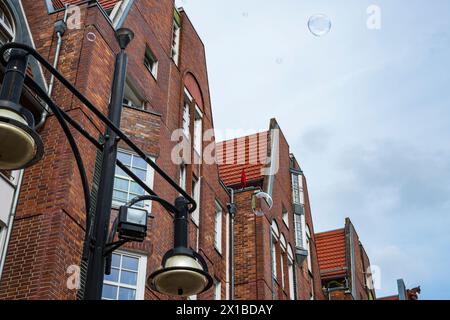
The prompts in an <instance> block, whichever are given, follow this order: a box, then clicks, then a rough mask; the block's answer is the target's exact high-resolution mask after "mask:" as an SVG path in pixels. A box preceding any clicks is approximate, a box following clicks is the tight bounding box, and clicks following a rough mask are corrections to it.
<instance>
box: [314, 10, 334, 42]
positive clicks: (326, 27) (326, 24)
mask: <svg viewBox="0 0 450 320" xmlns="http://www.w3.org/2000/svg"><path fill="white" fill-rule="evenodd" d="M308 29H309V31H310V32H311V33H312V34H313V35H315V36H316V37H321V36H324V35H326V34H327V33H328V32H330V30H331V20H330V18H329V17H328V16H327V15H325V14H315V15H313V16H311V18H309V21H308Z"/></svg>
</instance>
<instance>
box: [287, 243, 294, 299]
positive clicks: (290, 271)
mask: <svg viewBox="0 0 450 320" xmlns="http://www.w3.org/2000/svg"><path fill="white" fill-rule="evenodd" d="M288 279H289V299H290V300H295V285H294V251H293V250H292V247H291V246H290V245H289V246H288Z"/></svg>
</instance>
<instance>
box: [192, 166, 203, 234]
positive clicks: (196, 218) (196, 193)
mask: <svg viewBox="0 0 450 320" xmlns="http://www.w3.org/2000/svg"><path fill="white" fill-rule="evenodd" d="M201 181H202V180H201V178H197V177H196V176H194V175H193V176H192V199H194V200H195V202H196V203H197V208H196V209H195V211H194V212H192V214H191V220H192V222H193V223H194V224H195V225H196V226H197V228H198V227H199V226H200V200H201ZM194 182H195V184H194ZM196 187H197V188H196Z"/></svg>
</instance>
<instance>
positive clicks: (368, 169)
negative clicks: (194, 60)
mask: <svg viewBox="0 0 450 320" xmlns="http://www.w3.org/2000/svg"><path fill="white" fill-rule="evenodd" d="M177 4H178V5H181V6H183V7H184V8H185V10H186V11H187V13H188V15H189V17H190V19H191V20H192V21H193V23H194V25H195V26H196V28H197V31H198V32H199V34H200V36H201V38H202V39H203V41H204V43H205V46H206V52H207V58H208V70H209V78H210V87H211V95H212V103H213V112H214V121H215V127H216V129H217V130H218V131H220V130H226V129H243V128H245V129H251V130H252V131H255V132H256V131H260V130H265V129H267V128H268V125H269V120H270V118H272V117H275V118H276V119H277V120H278V122H279V124H280V125H281V128H282V130H283V131H284V133H285V135H286V136H287V139H288V141H289V143H290V146H291V149H292V151H293V152H294V153H295V154H296V156H297V158H298V160H299V161H300V162H301V165H302V167H303V170H304V171H305V174H306V175H307V178H308V186H309V191H310V200H311V203H312V210H313V217H314V223H315V229H316V232H317V231H324V230H328V229H336V228H340V227H342V226H343V224H344V219H345V217H350V218H351V220H352V222H353V223H354V224H355V226H356V229H357V232H358V234H359V236H360V239H361V241H362V243H363V245H364V246H365V248H366V251H367V252H368V254H369V256H370V259H371V262H372V264H373V265H376V266H379V267H380V270H381V289H380V290H378V296H383V295H389V294H394V293H396V291H397V289H396V280H397V279H398V278H403V279H404V280H405V282H406V285H407V287H414V286H417V285H421V286H422V295H421V298H422V299H449V298H450V291H449V289H448V288H449V287H450V277H449V276H448V270H450V255H448V253H449V252H450V250H449V249H450V233H449V231H448V230H449V226H450V214H449V213H450V200H449V199H450V143H449V138H450V108H449V102H450V86H449V84H450V72H449V64H450V63H449V59H450V1H448V0H433V1H421V0H396V1H389V0H379V1H366V0H342V1H324V0H314V1H313V0H291V1H289V0H280V1H276V2H273V1H253V0H245V1H236V0H229V1H219V0H180V1H177ZM370 5H377V6H379V8H380V9H381V29H380V30H369V29H368V28H367V26H366V21H367V19H368V17H369V16H368V14H367V12H366V10H367V8H368V7H369V6H370ZM316 13H324V14H326V15H328V16H329V17H330V18H331V20H332V23H333V26H332V30H331V32H330V33H329V34H328V35H326V36H324V37H320V38H317V37H314V36H313V35H312V34H311V33H310V32H309V31H308V28H307V21H308V19H309V17H310V16H311V15H313V14H316ZM249 124H250V125H251V127H250V128H249Z"/></svg>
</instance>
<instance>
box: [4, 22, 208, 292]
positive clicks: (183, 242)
mask: <svg viewBox="0 0 450 320" xmlns="http://www.w3.org/2000/svg"><path fill="white" fill-rule="evenodd" d="M116 38H117V40H118V43H119V47H120V52H119V53H118V54H117V56H116V65H115V69H114V80H113V85H112V92H111V102H110V106H109V114H108V117H106V116H105V115H104V114H103V113H102V112H101V111H100V110H99V109H98V108H96V107H95V106H94V104H92V102H90V101H89V100H88V99H87V98H86V97H85V96H84V95H83V94H81V93H80V92H79V91H78V90H77V89H76V88H75V87H74V86H73V85H72V84H71V83H70V82H69V81H68V80H67V79H66V78H64V76H62V75H61V74H60V73H59V72H58V71H57V70H56V69H55V68H54V67H53V66H52V65H51V64H50V63H49V62H48V61H47V60H45V58H43V57H42V56H41V55H40V54H39V53H38V52H37V51H36V50H35V49H33V48H31V47H29V46H27V45H24V44H20V43H8V44H5V45H4V46H2V47H0V63H1V64H3V65H4V66H6V72H5V76H4V78H3V83H2V88H1V90H0V169H7V170H18V169H23V168H26V167H29V166H31V165H33V164H35V163H36V162H37V161H39V160H40V159H41V158H42V156H43V153H44V146H43V143H42V140H41V138H40V137H39V135H38V134H37V133H36V131H35V127H34V123H35V121H34V117H33V114H32V113H31V112H30V111H29V110H28V109H27V108H24V107H22V106H20V105H19V102H20V97H21V95H22V89H23V87H24V85H26V86H27V87H28V88H29V89H30V90H32V91H33V92H34V93H35V94H36V95H37V96H38V97H39V98H41V99H42V101H43V102H44V103H46V105H47V106H48V108H49V109H50V110H51V111H52V112H53V113H54V115H55V118H56V120H57V121H58V123H59V125H60V126H61V128H62V130H63V132H64V134H65V136H66V138H67V140H68V143H69V145H70V147H71V149H72V152H73V155H74V157H75V160H76V164H77V167H78V170H79V172H80V179H81V183H82V187H83V192H84V200H85V208H86V236H85V242H84V249H83V257H82V263H81V266H82V270H85V272H83V271H82V282H83V283H84V284H85V285H84V290H83V291H82V292H83V296H82V298H83V299H85V300H99V299H101V294H102V288H103V278H104V274H105V271H106V272H108V267H109V268H110V266H109V264H110V263H109V261H108V260H109V258H108V257H109V256H110V255H111V253H112V252H113V251H114V250H115V249H118V248H119V247H121V246H122V245H124V244H125V243H127V242H129V241H141V242H142V241H143V240H144V239H145V236H146V234H147V219H148V215H147V213H144V212H143V211H141V210H138V209H136V208H134V207H133V205H134V204H135V203H131V204H129V205H127V206H124V207H122V208H121V209H120V212H119V216H118V218H117V220H116V222H115V223H114V226H113V233H112V236H111V233H110V234H108V230H109V228H108V226H109V223H110V216H111V206H112V193H113V186H114V172H115V169H116V165H117V166H118V167H119V168H121V169H122V170H123V171H124V172H125V173H126V174H127V175H128V176H130V178H131V179H132V180H134V181H135V182H136V183H137V184H138V185H139V186H140V187H141V188H143V189H144V190H145V192H146V193H147V194H148V196H144V197H148V199H149V200H152V201H158V202H160V203H161V205H162V206H163V207H164V208H166V209H167V210H168V211H170V212H172V213H174V215H175V223H174V224H175V248H174V249H173V250H171V251H169V252H168V253H167V254H166V255H165V257H164V259H163V263H162V269H161V270H159V271H157V272H155V273H154V274H153V275H152V276H151V277H150V278H149V283H150V285H151V286H152V288H154V289H155V290H156V291H159V292H162V293H166V294H170V295H176V296H186V295H188V294H189V295H190V294H198V293H201V292H203V291H205V290H208V289H209V288H210V287H211V285H212V278H211V276H210V275H209V274H208V267H207V264H206V262H205V261H204V259H203V258H202V257H201V256H200V255H199V254H198V253H196V252H194V251H192V250H190V249H188V248H187V220H188V219H187V217H188V214H189V213H192V212H194V211H195V210H196V208H197V203H196V202H195V200H194V199H192V197H191V196H190V195H188V194H187V193H186V191H185V190H183V189H182V188H181V187H180V186H179V185H178V184H177V183H176V182H175V181H174V180H173V179H172V178H171V177H170V176H169V175H168V174H167V173H166V172H164V171H163V170H162V169H161V168H160V167H159V166H158V165H157V164H156V163H155V162H154V161H153V160H152V159H150V158H149V157H148V156H147V155H146V154H145V153H144V152H143V151H142V150H141V149H140V148H139V147H138V146H136V144H135V143H133V142H132V141H131V140H130V138H129V137H128V136H127V135H126V134H125V133H123V132H122V131H121V130H120V119H121V113H122V107H123V106H122V104H123V97H124V91H125V81H126V74H127V64H128V57H127V55H126V53H125V49H126V47H127V45H128V44H129V43H130V42H131V41H132V39H133V32H132V31H131V30H129V29H119V30H117V31H116ZM8 50H11V52H10V53H9V54H8V56H9V60H8V61H6V60H5V53H6V52H7V51H8ZM30 55H31V56H33V57H34V58H35V59H36V60H37V61H38V62H40V63H41V65H42V66H43V67H44V68H45V69H47V70H48V71H49V72H50V73H51V74H52V75H54V76H55V78H57V79H58V80H59V81H60V82H61V84H62V85H63V86H65V87H66V88H67V89H68V90H69V91H70V92H71V93H72V94H73V95H74V96H75V97H76V98H77V99H78V100H79V101H80V102H81V103H83V104H84V105H85V106H86V107H87V108H88V109H89V110H90V111H91V112H92V113H93V114H94V115H95V116H96V117H97V118H98V119H99V120H100V121H101V122H102V123H103V124H104V125H105V127H106V132H105V134H104V135H102V136H101V138H100V141H99V140H98V138H94V137H93V136H91V135H90V134H89V133H88V132H87V131H86V130H85V129H84V128H83V127H82V126H81V125H80V124H79V123H78V122H76V121H75V120H74V119H72V118H71V117H70V116H69V115H68V114H67V113H66V112H65V111H64V110H63V109H61V108H60V107H59V106H58V105H57V104H55V102H54V101H53V100H52V99H51V98H50V97H49V96H48V95H47V93H46V92H45V91H44V90H43V89H42V88H41V87H40V86H39V85H38V84H37V83H36V82H35V81H34V80H33V79H32V78H31V77H29V76H28V75H27V74H26V69H27V65H28V57H29V56H30ZM69 125H70V126H72V127H73V128H74V129H75V130H77V131H78V132H79V133H80V134H81V135H82V136H83V137H84V138H85V139H87V140H88V141H89V142H90V143H91V144H92V145H94V146H95V147H96V148H97V150H99V151H101V152H102V162H101V174H100V181H99V182H98V191H97V197H96V200H97V201H96V207H95V208H94V207H92V208H91V191H90V184H89V181H88V178H87V174H86V170H85V167H84V163H83V160H82V158H81V153H80V150H79V148H78V145H77V143H76V141H75V138H74V136H73V134H72V132H71V130H70V128H69ZM119 141H121V142H122V143H124V144H126V145H127V146H128V147H129V148H130V150H131V151H132V152H135V153H136V154H137V156H139V157H140V158H142V159H143V160H144V161H145V162H146V163H147V164H148V165H149V166H150V167H152V168H153V169H154V170H155V172H156V173H158V174H159V175H160V176H161V177H162V178H163V180H165V181H166V182H167V183H168V184H169V185H170V186H172V187H173V188H174V189H175V190H176V191H177V192H178V193H180V194H181V198H179V199H177V203H176V206H173V205H171V204H170V203H169V202H167V201H166V200H163V199H162V198H160V197H158V195H157V194H156V193H155V192H154V191H153V190H152V189H150V188H149V187H148V186H147V185H146V184H145V183H144V182H143V181H142V180H141V179H140V178H139V177H137V176H136V174H134V173H133V172H132V171H131V170H130V169H129V168H128V167H127V166H126V165H124V164H123V163H122V162H121V161H120V160H118V159H117V147H118V142H119ZM142 200H143V199H136V201H142ZM189 204H190V207H189V206H188V205H189ZM91 209H94V210H95V212H91ZM94 213H95V214H94ZM116 231H118V234H119V239H120V240H119V241H117V242H113V240H114V234H115V232H116ZM108 240H109V242H108ZM83 275H84V276H83Z"/></svg>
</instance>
